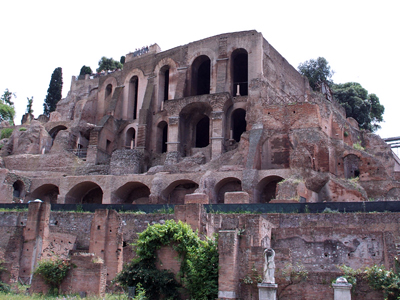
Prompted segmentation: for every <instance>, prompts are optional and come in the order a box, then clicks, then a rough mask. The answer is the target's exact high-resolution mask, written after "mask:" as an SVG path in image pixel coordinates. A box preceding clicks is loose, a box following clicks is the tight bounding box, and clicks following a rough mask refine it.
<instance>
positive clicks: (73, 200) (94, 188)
mask: <svg viewBox="0 0 400 300" xmlns="http://www.w3.org/2000/svg"><path fill="white" fill-rule="evenodd" d="M102 201H103V190H102V189H101V187H100V186H99V185H98V184H96V183H94V182H91V181H84V182H81V183H78V184H77V185H75V186H74V187H73V188H72V189H71V190H70V191H69V192H68V193H67V194H66V195H65V204H86V203H96V204H101V203H102Z"/></svg>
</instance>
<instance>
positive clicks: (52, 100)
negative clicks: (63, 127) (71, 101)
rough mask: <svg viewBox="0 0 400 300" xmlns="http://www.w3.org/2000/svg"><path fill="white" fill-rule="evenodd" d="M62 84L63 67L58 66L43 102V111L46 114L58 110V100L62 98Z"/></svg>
mask: <svg viewBox="0 0 400 300" xmlns="http://www.w3.org/2000/svg"><path fill="white" fill-rule="evenodd" d="M62 85H63V82H62V69H61V68H60V67H58V68H56V69H54V71H53V74H52V75H51V80H50V85H49V88H48V90H47V96H46V99H44V103H43V107H44V109H43V113H44V114H45V115H46V116H48V115H49V114H50V113H51V112H52V111H55V110H56V106H57V102H58V101H60V100H61V91H62Z"/></svg>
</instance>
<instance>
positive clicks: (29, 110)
mask: <svg viewBox="0 0 400 300" xmlns="http://www.w3.org/2000/svg"><path fill="white" fill-rule="evenodd" d="M26 99H27V100H28V104H27V105H26V113H27V114H33V109H32V104H33V96H32V97H31V98H28V97H26Z"/></svg>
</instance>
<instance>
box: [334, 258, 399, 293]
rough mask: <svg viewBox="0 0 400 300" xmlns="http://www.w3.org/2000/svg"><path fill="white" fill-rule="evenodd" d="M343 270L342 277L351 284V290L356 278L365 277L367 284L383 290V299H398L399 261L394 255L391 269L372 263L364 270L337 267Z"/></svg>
mask: <svg viewBox="0 0 400 300" xmlns="http://www.w3.org/2000/svg"><path fill="white" fill-rule="evenodd" d="M338 268H339V269H340V270H341V271H342V272H343V274H344V275H343V277H344V278H346V279H347V281H348V282H349V283H351V284H352V285H353V290H354V288H355V286H356V284H357V279H365V280H367V282H368V285H369V286H370V287H371V288H372V289H374V290H379V291H382V292H383V295H384V299H385V300H400V263H399V259H398V257H395V264H394V268H393V269H389V270H386V268H385V267H384V266H377V265H374V266H372V267H367V268H365V269H364V270H361V269H358V270H354V269H352V268H350V267H348V266H345V265H342V266H339V267H338Z"/></svg>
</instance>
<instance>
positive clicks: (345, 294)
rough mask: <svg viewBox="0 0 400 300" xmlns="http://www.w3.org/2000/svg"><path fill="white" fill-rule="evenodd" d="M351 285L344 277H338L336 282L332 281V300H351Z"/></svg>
mask: <svg viewBox="0 0 400 300" xmlns="http://www.w3.org/2000/svg"><path fill="white" fill-rule="evenodd" d="M352 286H353V285H352V284H350V283H348V282H347V280H346V278H343V277H339V278H338V279H336V283H332V287H333V291H334V292H333V293H334V294H333V295H334V297H333V299H334V300H351V287H352Z"/></svg>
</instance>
